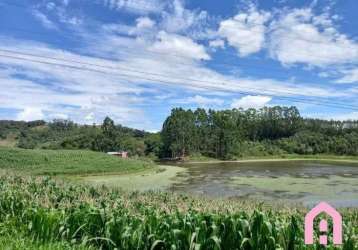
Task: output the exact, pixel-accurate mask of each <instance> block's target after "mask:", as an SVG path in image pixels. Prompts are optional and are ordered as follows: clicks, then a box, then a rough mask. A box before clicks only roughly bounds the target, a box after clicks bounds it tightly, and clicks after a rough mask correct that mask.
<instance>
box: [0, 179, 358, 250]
mask: <svg viewBox="0 0 358 250" xmlns="http://www.w3.org/2000/svg"><path fill="white" fill-rule="evenodd" d="M305 212H306V210H305V209H304V208H289V207H282V208H280V207H279V205H278V206H277V207H272V206H268V205H265V204H260V203H252V202H245V201H244V202H240V201H234V200H205V199H199V198H191V197H188V196H184V195H175V194H171V193H163V192H149V193H148V192H147V193H126V192H122V191H118V190H116V189H110V188H107V187H105V186H103V187H89V186H84V185H73V184H69V183H60V182H58V181H54V180H53V179H51V178H47V177H37V178H30V177H16V176H15V177H14V176H7V177H1V178H0V244H3V246H5V244H6V242H5V241H4V240H2V239H4V238H9V237H10V235H14V237H15V239H16V236H17V235H21V236H23V237H25V238H26V239H28V240H29V242H31V244H34V245H38V244H42V245H47V246H48V245H50V246H51V244H55V245H56V244H57V245H58V246H62V245H63V246H64V247H63V248H60V249H71V248H67V245H70V246H71V247H74V248H73V249H90V247H92V248H95V249H98V248H99V249H140V250H141V249H151V250H154V249H173V250H174V249H205V250H206V249H225V250H227V249H228V250H230V249H321V248H320V246H319V245H315V246H313V247H311V248H308V247H306V246H305V245H304V243H303V217H304V214H305ZM341 213H342V214H343V218H344V245H343V249H357V247H358V243H357V231H358V227H357V225H358V223H357V222H358V211H357V209H343V210H341ZM4 242H5V243H4ZM0 246H1V245H0ZM75 247H76V248H75ZM43 249H48V248H43ZM328 249H335V248H333V247H329V248H328Z"/></svg>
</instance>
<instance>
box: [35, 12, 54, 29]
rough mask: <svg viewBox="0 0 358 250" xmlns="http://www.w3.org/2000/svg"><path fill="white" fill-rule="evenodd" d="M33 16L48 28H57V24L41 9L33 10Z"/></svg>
mask: <svg viewBox="0 0 358 250" xmlns="http://www.w3.org/2000/svg"><path fill="white" fill-rule="evenodd" d="M32 14H33V16H34V17H35V18H36V19H37V20H38V21H40V22H41V24H42V25H43V26H44V27H45V28H47V29H57V26H56V25H55V24H54V23H53V22H52V21H51V20H50V19H48V17H47V16H46V15H45V14H43V13H42V12H40V11H39V10H33V11H32Z"/></svg>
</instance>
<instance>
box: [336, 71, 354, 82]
mask: <svg viewBox="0 0 358 250" xmlns="http://www.w3.org/2000/svg"><path fill="white" fill-rule="evenodd" d="M341 73H342V74H343V75H344V76H343V77H342V78H340V79H338V80H336V82H337V83H358V68H355V69H350V70H342V72H341Z"/></svg>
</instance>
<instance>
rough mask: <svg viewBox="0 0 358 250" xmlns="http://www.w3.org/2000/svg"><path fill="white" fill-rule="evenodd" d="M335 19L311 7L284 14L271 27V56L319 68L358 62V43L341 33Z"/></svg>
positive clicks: (284, 62) (286, 62)
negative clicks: (317, 12)
mask: <svg viewBox="0 0 358 250" xmlns="http://www.w3.org/2000/svg"><path fill="white" fill-rule="evenodd" d="M334 19H335V18H334V17H331V16H329V14H328V13H323V14H321V15H314V13H313V11H312V9H310V8H306V9H293V10H289V11H284V12H283V13H281V16H280V17H279V19H278V20H276V21H275V22H273V23H272V24H271V30H272V32H271V34H270V41H269V50H270V54H271V56H272V57H273V58H274V59H277V60H279V61H280V62H281V63H283V64H295V63H304V64H308V65H311V66H318V67H325V66H328V65H333V64H344V63H353V62H358V44H357V43H356V42H354V41H353V40H350V39H349V38H348V37H347V36H346V35H343V34H341V33H339V32H338V30H337V29H336V28H335V26H334V24H333V21H334Z"/></svg>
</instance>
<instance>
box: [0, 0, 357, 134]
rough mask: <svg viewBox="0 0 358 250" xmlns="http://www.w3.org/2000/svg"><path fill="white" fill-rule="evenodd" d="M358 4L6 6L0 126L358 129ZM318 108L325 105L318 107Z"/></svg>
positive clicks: (1, 30)
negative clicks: (6, 122) (241, 123)
mask: <svg viewBox="0 0 358 250" xmlns="http://www.w3.org/2000/svg"><path fill="white" fill-rule="evenodd" d="M357 12H358V2H357V1H356V0H345V1H338V0H337V1H333V0H318V1H305V0H303V1H289V0H271V1H266V0H265V1H247V0H245V1H239V0H225V1H221V2H220V4H219V1H214V0H210V1H194V0H191V1H189V0H172V1H169V0H37V1H35V0H32V1H25V0H23V1H21V0H2V1H1V2H0V119H15V120H34V119H45V120H52V119H55V118H61V119H71V120H74V121H76V122H80V123H87V124H92V123H99V122H100V121H101V120H103V118H104V117H105V116H107V115H109V116H110V117H112V118H113V119H114V120H115V121H116V122H117V123H121V124H123V125H126V126H131V127H135V128H139V129H146V130H150V131H156V130H159V129H160V128H161V124H162V122H163V120H164V119H165V117H166V116H167V115H168V114H169V113H170V110H171V108H173V107H178V106H181V107H185V108H196V107H203V108H213V109H226V108H239V107H241V108H251V107H253V108H260V107H263V106H265V105H296V106H297V107H298V108H299V109H300V110H301V113H302V114H303V115H304V116H306V117H319V118H334V119H358V98H357V97H358V30H357V27H358V18H357V17H356V13H357ZM316 104H319V105H316Z"/></svg>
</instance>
